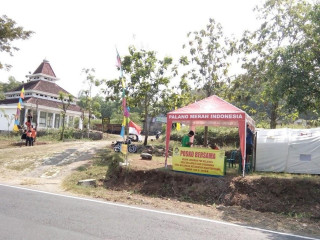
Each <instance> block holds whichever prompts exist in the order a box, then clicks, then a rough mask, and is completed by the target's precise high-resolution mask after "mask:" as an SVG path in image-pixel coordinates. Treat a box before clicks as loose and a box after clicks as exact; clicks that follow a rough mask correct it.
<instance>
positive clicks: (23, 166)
mask: <svg viewBox="0 0 320 240" xmlns="http://www.w3.org/2000/svg"><path fill="white" fill-rule="evenodd" d="M33 164H34V162H20V163H14V164H12V165H8V166H6V168H8V169H11V170H15V171H23V170H25V169H27V168H29V169H30V168H32V167H33Z"/></svg>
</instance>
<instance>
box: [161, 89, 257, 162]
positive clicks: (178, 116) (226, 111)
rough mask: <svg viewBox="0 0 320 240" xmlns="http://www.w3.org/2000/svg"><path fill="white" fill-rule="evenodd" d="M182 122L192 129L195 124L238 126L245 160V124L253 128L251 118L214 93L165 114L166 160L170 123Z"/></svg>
mask: <svg viewBox="0 0 320 240" xmlns="http://www.w3.org/2000/svg"><path fill="white" fill-rule="evenodd" d="M177 122H178V123H183V124H186V125H189V126H190V129H192V130H194V129H195V127H196V126H226V127H238V129H239V136H240V147H241V153H242V158H243V160H245V152H246V151H245V141H246V124H249V126H250V128H252V129H254V121H253V119H252V118H251V117H250V116H249V115H248V114H247V113H246V112H244V111H243V110H241V109H239V108H237V107H235V106H233V105H232V104H231V103H228V102H226V101H224V100H223V99H221V98H219V97H218V96H216V95H213V96H210V97H208V98H205V99H203V100H201V101H198V102H195V103H192V104H189V105H187V106H185V107H182V108H179V109H177V110H174V111H172V112H169V113H168V114H167V131H166V162H165V164H166V165H167V158H168V150H169V141H170V132H171V127H172V123H177Z"/></svg>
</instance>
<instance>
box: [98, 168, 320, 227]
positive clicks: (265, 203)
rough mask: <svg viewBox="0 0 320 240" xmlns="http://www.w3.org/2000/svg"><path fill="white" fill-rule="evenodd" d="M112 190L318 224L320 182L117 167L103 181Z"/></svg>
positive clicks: (319, 215) (319, 214) (319, 218)
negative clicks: (269, 213)
mask: <svg viewBox="0 0 320 240" xmlns="http://www.w3.org/2000/svg"><path fill="white" fill-rule="evenodd" d="M104 185H105V186H106V187H107V188H108V189H112V190H127V191H135V192H136V193H140V194H143V195H148V196H155V197H162V198H171V199H176V200H179V201H184V202H191V203H198V204H210V205H211V204H218V205H225V206H240V207H243V208H246V209H249V210H256V211H260V212H272V213H281V214H287V215H291V216H294V215H299V216H303V217H307V218H310V219H313V220H315V221H320V201H319V199H320V181H314V180H310V179H302V178H292V179H285V178H270V177H258V176H246V177H245V178H243V177H241V176H236V177H235V176H225V177H220V178H216V177H206V176H198V175H192V174H185V173H178V172H173V171H170V170H168V169H165V170H164V169H149V170H134V169H127V168H122V167H119V168H117V169H116V170H115V171H113V172H112V173H111V174H110V175H108V176H107V178H106V179H105V180H104Z"/></svg>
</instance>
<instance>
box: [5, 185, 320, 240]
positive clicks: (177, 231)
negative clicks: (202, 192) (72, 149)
mask: <svg viewBox="0 0 320 240" xmlns="http://www.w3.org/2000/svg"><path fill="white" fill-rule="evenodd" d="M0 239H1V240H5V239H14V240H16V239H19V240H20V239H26V240H28V239H30V240H38V239H39V240H40V239H41V240H43V239H46V240H49V239H55V240H57V239H68V240H72V239H77V240H81V239H86V240H91V239H104V240H106V239H148V240H151V239H183V240H186V239H219V240H220V239H221V240H223V239H237V240H242V239H244V240H251V239H254V240H257V239H269V240H273V239H281V240H282V239H312V238H304V237H302V236H294V235H286V234H280V233H276V232H272V231H265V230H261V229H254V228H248V227H244V226H239V225H234V224H229V223H223V222H217V221H212V220H208V219H202V218H195V217H190V216H184V215H177V214H171V213H165V212H159V211H152V210H148V209H142V208H135V207H132V206H126V205H118V204H115V203H110V202H103V201H97V200H91V199H84V198H77V197H71V196H64V195H56V194H52V193H45V192H40V191H34V190H28V189H24V188H17V187H9V186H6V185H1V184H0ZM313 239H314V238H313Z"/></svg>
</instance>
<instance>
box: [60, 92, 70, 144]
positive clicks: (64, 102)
mask: <svg viewBox="0 0 320 240" xmlns="http://www.w3.org/2000/svg"><path fill="white" fill-rule="evenodd" d="M59 100H60V101H61V109H62V111H61V115H62V126H61V128H62V129H61V134H60V140H61V141H63V138H64V130H65V122H66V116H67V110H68V108H69V106H70V104H71V103H72V101H73V96H72V95H71V94H68V96H66V94H65V93H64V92H59Z"/></svg>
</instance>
